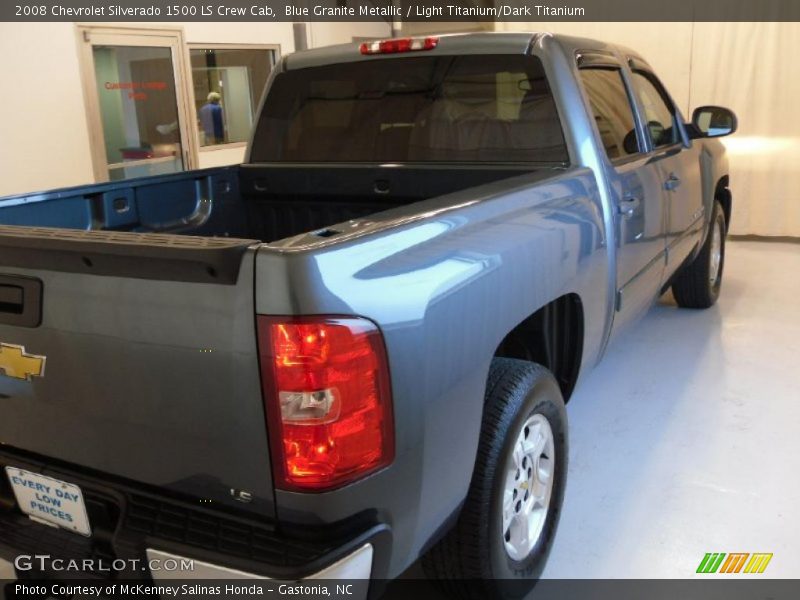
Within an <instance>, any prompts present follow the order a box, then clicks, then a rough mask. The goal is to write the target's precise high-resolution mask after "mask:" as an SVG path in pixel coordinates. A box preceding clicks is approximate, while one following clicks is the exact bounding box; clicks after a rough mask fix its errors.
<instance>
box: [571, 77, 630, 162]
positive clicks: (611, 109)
mask: <svg viewBox="0 0 800 600" xmlns="http://www.w3.org/2000/svg"><path fill="white" fill-rule="evenodd" d="M580 74H581V80H582V81H583V87H584V88H585V89H586V93H587V94H588V95H589V103H590V104H591V108H592V113H593V114H594V120H595V123H596V124H597V129H598V130H599V132H600V139H601V140H602V141H603V146H604V147H605V149H606V154H608V157H609V158H610V159H615V158H622V157H625V156H628V155H630V154H636V153H638V152H639V145H638V142H637V140H636V125H635V121H634V118H633V110H632V109H631V104H630V100H629V99H628V93H627V91H626V88H625V82H624V81H623V80H622V73H621V72H620V71H619V69H582V70H581V72H580Z"/></svg>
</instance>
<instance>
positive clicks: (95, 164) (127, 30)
mask: <svg viewBox="0 0 800 600" xmlns="http://www.w3.org/2000/svg"><path fill="white" fill-rule="evenodd" d="M75 36H76V43H77V48H78V62H79V67H80V72H81V85H82V88H83V99H84V106H85V107H86V122H87V124H88V129H89V146H90V150H91V155H92V169H93V172H94V177H95V181H97V182H98V183H101V182H105V181H109V175H108V166H109V163H108V160H107V155H106V144H105V136H104V134H103V119H102V115H101V114H100V102H99V98H98V96H97V77H96V73H95V69H94V57H93V54H92V46H93V45H111V46H145V47H147V46H150V47H169V48H170V50H171V52H172V70H173V77H174V83H175V95H176V103H177V109H178V126H179V131H180V139H181V160H182V162H183V168H184V170H186V171H189V170H191V169H196V168H197V163H198V160H197V139H196V136H195V135H194V133H195V132H194V129H195V128H194V127H192V122H193V121H192V115H193V114H194V109H193V106H192V105H190V104H189V102H190V98H191V94H190V91H191V88H190V86H189V81H188V80H187V77H188V76H189V74H190V73H191V69H190V68H189V65H188V52H187V50H186V42H185V39H184V35H183V30H182V29H180V28H167V27H108V26H102V25H90V24H80V23H79V24H76V25H75ZM98 41H100V43H98Z"/></svg>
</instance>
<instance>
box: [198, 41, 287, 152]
mask: <svg viewBox="0 0 800 600" xmlns="http://www.w3.org/2000/svg"><path fill="white" fill-rule="evenodd" d="M190 57H191V62H192V81H193V85H194V98H195V108H196V110H197V129H198V134H199V138H200V145H201V146H215V145H219V144H233V143H236V142H246V141H247V140H248V139H249V138H250V130H251V128H252V125H253V119H254V117H255V112H256V110H257V108H258V101H259V99H260V98H261V93H262V92H263V91H264V86H265V85H266V83H267V77H268V76H269V72H270V71H271V70H272V66H273V65H274V64H275V51H274V50H271V49H267V48H193V49H192V50H190Z"/></svg>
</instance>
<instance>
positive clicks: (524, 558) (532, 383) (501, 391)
mask: <svg viewBox="0 0 800 600" xmlns="http://www.w3.org/2000/svg"><path fill="white" fill-rule="evenodd" d="M567 450H568V447H567V420H566V411H565V409H564V401H563V399H562V397H561V390H560V389H559V387H558V384H557V383H556V381H555V378H554V377H553V375H552V374H551V373H550V371H548V370H547V369H545V368H544V367H542V366H541V365H537V364H534V363H530V362H527V361H522V360H516V359H510V358H496V359H494V361H493V362H492V366H491V370H490V374H489V381H488V385H487V389H486V399H485V408H484V417H483V424H482V427H481V437H480V442H479V446H478V455H477V459H476V464H475V470H474V472H473V475H472V482H471V484H470V488H469V493H468V495H467V499H466V501H465V503H464V507H463V508H462V511H461V514H460V516H459V519H458V521H457V523H456V525H455V526H454V527H453V529H452V530H451V531H450V532H448V533H447V534H446V535H445V537H444V539H442V540H441V541H440V542H439V543H438V544H437V545H436V546H434V547H433V548H432V549H431V550H430V551H429V552H428V554H427V555H426V556H425V557H424V558H423V560H422V565H423V568H424V569H425V572H426V573H427V575H428V576H429V577H431V578H432V579H435V580H437V581H438V585H439V587H440V588H441V589H442V590H443V591H445V592H446V593H448V595H450V596H453V597H457V598H481V599H482V598H487V597H488V598H521V597H523V596H525V595H526V594H527V593H528V592H530V590H531V588H533V586H534V585H535V583H536V580H537V578H538V577H539V575H540V574H541V572H542V569H543V568H544V564H545V561H546V560H547V556H548V554H549V552H550V547H551V544H552V541H553V538H554V536H555V531H556V526H557V524H558V518H559V515H560V512H561V503H562V500H563V497H564V485H565V482H566V468H567Z"/></svg>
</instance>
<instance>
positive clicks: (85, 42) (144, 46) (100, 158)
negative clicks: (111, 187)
mask: <svg viewBox="0 0 800 600" xmlns="http://www.w3.org/2000/svg"><path fill="white" fill-rule="evenodd" d="M79 33H80V36H81V37H80V40H79V43H80V44H81V51H82V52H81V56H82V70H83V75H84V95H85V98H86V102H87V115H88V118H89V124H90V131H91V144H92V156H93V159H94V161H93V162H94V170H95V178H96V179H97V180H98V181H116V180H121V179H129V178H132V177H143V176H147V175H160V174H165V173H175V172H179V171H183V170H188V169H192V168H194V162H195V161H194V160H193V157H194V152H193V151H192V147H191V143H192V142H191V139H192V138H191V135H190V128H189V126H188V118H187V115H188V102H187V93H186V85H185V81H184V75H183V74H184V73H185V72H186V70H185V68H184V56H183V43H182V39H181V33H180V32H178V31H168V30H126V29H103V28H93V27H82V28H80V31H79Z"/></svg>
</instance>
